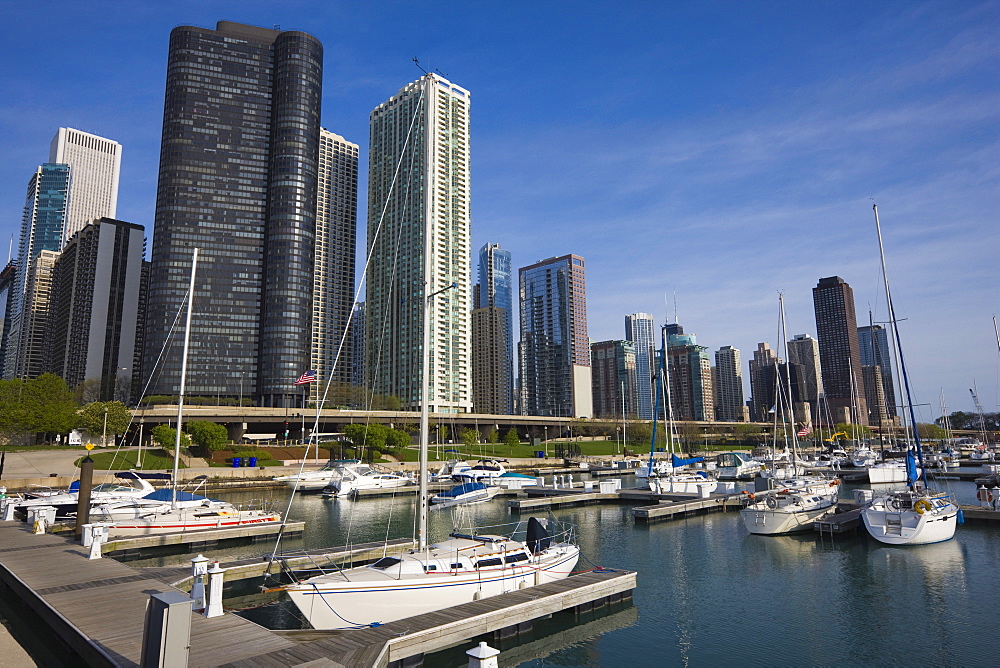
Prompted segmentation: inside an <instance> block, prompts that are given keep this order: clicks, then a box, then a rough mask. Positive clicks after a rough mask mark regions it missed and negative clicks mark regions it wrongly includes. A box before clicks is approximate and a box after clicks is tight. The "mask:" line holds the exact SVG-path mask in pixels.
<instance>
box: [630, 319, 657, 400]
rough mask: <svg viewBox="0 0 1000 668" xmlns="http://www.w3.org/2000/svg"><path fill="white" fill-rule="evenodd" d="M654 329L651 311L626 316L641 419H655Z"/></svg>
mask: <svg viewBox="0 0 1000 668" xmlns="http://www.w3.org/2000/svg"><path fill="white" fill-rule="evenodd" d="M654 331H655V327H654V326H653V316H652V315H650V314H649V313H633V314H631V315H627V316H625V339H626V340H628V341H631V342H632V344H633V346H634V348H635V388H636V389H635V397H636V398H635V406H636V417H638V418H639V419H640V420H652V419H653V391H654V388H653V358H654V351H655V350H656V341H655V340H654V335H653V332H654Z"/></svg>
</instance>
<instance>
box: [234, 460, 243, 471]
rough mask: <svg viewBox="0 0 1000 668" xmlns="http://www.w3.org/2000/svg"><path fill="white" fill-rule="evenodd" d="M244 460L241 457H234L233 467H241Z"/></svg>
mask: <svg viewBox="0 0 1000 668" xmlns="http://www.w3.org/2000/svg"><path fill="white" fill-rule="evenodd" d="M241 462H242V460H241V458H240V457H233V468H234V469H238V468H239V467H240V464H241Z"/></svg>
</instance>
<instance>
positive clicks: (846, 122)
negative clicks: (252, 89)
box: [0, 2, 1000, 421]
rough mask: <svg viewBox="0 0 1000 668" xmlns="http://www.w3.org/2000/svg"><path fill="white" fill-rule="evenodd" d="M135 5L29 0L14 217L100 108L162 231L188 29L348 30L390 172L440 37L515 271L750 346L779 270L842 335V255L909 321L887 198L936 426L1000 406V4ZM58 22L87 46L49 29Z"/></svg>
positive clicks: (3, 195) (760, 333)
mask: <svg viewBox="0 0 1000 668" xmlns="http://www.w3.org/2000/svg"><path fill="white" fill-rule="evenodd" d="M108 5H109V7H114V6H117V7H118V10H117V11H114V10H112V11H107V12H104V13H102V15H101V16H100V17H98V16H96V15H93V13H92V12H89V11H88V9H87V8H86V7H82V6H80V7H78V6H76V5H74V4H72V3H54V5H53V6H54V7H55V8H57V9H58V11H54V12H47V13H46V15H44V16H41V15H40V13H39V12H37V10H36V9H34V8H32V7H30V6H28V7H24V6H21V5H18V4H14V3H4V7H5V9H7V11H8V22H7V24H6V29H5V31H4V36H5V38H6V39H5V40H4V43H3V46H2V47H0V48H3V49H4V50H5V53H4V55H5V56H6V57H7V62H8V63H10V64H11V65H12V66H11V67H10V68H7V69H6V70H5V72H4V73H3V74H2V76H3V81H4V83H5V84H6V88H7V89H8V90H16V91H18V92H19V94H18V96H17V97H16V99H12V100H7V101H5V102H4V107H3V108H4V111H5V112H6V113H5V114H4V115H3V116H2V117H0V123H2V125H0V128H2V130H3V132H4V136H5V137H6V138H7V142H5V144H6V147H7V148H8V160H7V161H6V162H5V164H4V165H3V166H2V168H0V211H2V212H3V216H2V218H0V219H2V220H3V221H4V227H3V228H2V229H3V231H4V232H6V233H7V235H8V236H10V235H11V234H14V235H15V236H16V234H17V229H16V228H17V225H18V223H19V221H20V209H21V207H22V206H23V203H24V184H25V182H26V179H27V178H28V177H29V176H30V174H31V172H32V171H33V170H34V169H35V168H36V166H37V165H39V164H41V163H43V162H45V157H46V153H47V148H48V142H49V140H50V139H51V137H52V134H53V132H55V131H56V129H57V128H59V127H73V128H78V129H80V130H83V131H86V132H91V133H94V134H97V135H100V136H103V137H111V138H113V139H115V140H116V141H118V142H120V143H121V144H122V146H123V163H122V175H121V182H120V188H119V210H118V212H117V216H118V218H120V219H122V220H128V221H130V222H134V223H137V224H140V225H143V226H145V227H146V230H147V236H149V237H150V239H152V230H151V228H152V221H153V215H152V212H153V208H154V206H155V190H156V167H157V163H158V154H159V135H160V121H161V119H162V110H163V81H164V70H165V63H166V44H167V36H168V34H169V31H170V29H171V28H173V27H174V26H176V25H179V24H191V25H200V26H205V27H214V25H215V23H216V21H217V20H219V19H229V20H233V21H240V22H245V23H252V24H255V25H261V26H265V27H271V26H272V25H274V24H280V25H281V27H282V29H284V30H303V31H306V32H309V33H311V34H314V35H315V36H316V37H317V38H318V39H319V40H321V41H322V42H323V43H324V46H325V47H326V51H327V57H326V70H327V73H326V75H325V77H324V83H325V84H326V86H325V88H324V90H325V93H324V105H323V108H324V111H323V114H322V123H323V125H324V126H326V127H328V128H329V129H330V130H331V131H333V132H336V133H338V134H340V135H342V136H344V137H345V138H346V139H347V140H348V141H351V142H355V143H357V144H359V145H361V146H362V151H361V152H362V155H361V156H360V160H361V164H362V165H364V164H366V163H367V157H368V156H367V146H366V144H367V141H366V136H367V133H368V128H367V124H368V113H369V112H370V110H371V109H372V108H374V107H375V106H376V105H377V104H379V103H381V102H382V101H384V100H385V99H386V98H387V97H389V96H391V95H392V94H393V93H395V92H396V91H397V90H399V88H400V87H401V86H403V85H405V84H406V83H407V82H408V81H412V80H414V79H416V78H418V77H419V76H420V74H421V73H420V71H419V70H417V69H416V67H415V66H414V64H413V63H412V60H411V59H412V58H413V57H414V56H417V57H418V58H419V59H420V64H421V65H422V66H423V67H425V68H426V69H428V70H434V69H435V68H440V69H441V70H442V71H443V72H444V73H445V74H446V76H447V78H449V79H450V80H452V81H455V82H456V83H457V84H459V85H461V86H463V87H464V88H467V89H468V90H471V91H472V92H473V96H474V97H475V98H476V110H477V111H476V123H475V126H474V128H473V142H474V144H475V149H474V151H473V155H474V164H473V175H474V178H473V183H474V184H475V187H474V188H473V192H472V210H473V225H472V230H473V232H472V243H471V248H473V249H475V248H479V247H481V246H482V244H483V243H487V242H496V243H500V244H501V245H502V246H503V247H504V248H506V249H508V250H510V251H511V253H512V263H513V266H514V267H524V266H527V265H530V264H532V263H533V262H537V261H538V260H540V259H542V258H545V257H550V256H558V255H563V254H566V253H574V254H579V255H581V256H584V257H586V258H587V260H588V277H587V291H588V313H589V328H588V329H589V333H590V336H591V338H592V339H593V340H594V341H601V340H609V339H618V338H620V337H621V322H622V318H623V317H624V316H625V315H627V314H630V313H635V312H644V311H645V312H650V313H653V314H655V316H656V322H657V324H660V323H661V322H662V321H664V320H666V319H667V318H666V316H665V314H663V312H664V311H666V307H665V305H664V303H663V302H664V296H665V295H670V294H671V293H676V295H677V304H678V310H679V315H680V318H679V319H680V321H681V322H683V323H685V325H686V326H688V327H689V328H690V329H691V330H692V331H697V332H698V333H699V342H700V343H702V344H703V345H706V346H707V347H708V348H709V350H711V351H714V350H717V349H718V348H720V347H722V346H726V345H732V346H734V347H735V348H738V349H740V350H742V351H743V352H744V354H745V355H746V354H749V352H750V351H753V350H754V349H755V348H756V344H757V343H758V342H762V341H767V342H769V343H770V344H771V345H772V346H777V344H778V335H777V327H776V324H775V323H776V320H777V318H776V307H775V306H774V301H775V300H774V296H775V294H776V293H777V292H778V291H779V290H781V291H783V292H784V293H785V298H786V311H787V314H788V330H789V331H788V334H789V336H793V335H795V334H799V333H808V334H812V335H815V334H816V331H815V324H814V322H813V317H812V308H811V298H810V297H811V295H810V290H811V288H812V286H814V285H815V284H816V281H818V280H819V278H821V277H824V276H834V275H837V276H842V277H843V278H844V279H845V280H846V281H847V282H849V283H850V284H851V285H852V287H853V288H854V290H855V299H856V307H857V310H858V311H859V312H861V313H864V312H866V311H868V309H869V307H871V308H872V310H873V311H874V320H875V321H876V323H878V322H880V321H882V322H884V321H885V319H886V318H885V314H884V295H882V294H881V293H882V288H881V282H880V270H879V266H878V248H877V243H876V240H875V233H874V222H873V218H872V215H871V201H870V200H869V197H873V196H874V197H875V198H876V199H877V200H878V202H879V205H880V214H881V217H882V223H883V235H884V237H885V244H886V256H887V261H888V264H889V276H890V281H891V282H892V284H893V301H894V305H895V307H896V310H897V314H898V316H899V317H900V318H901V319H902V318H905V320H904V321H902V322H901V323H900V329H901V333H902V336H903V343H904V346H905V351H906V355H907V361H908V366H909V370H910V374H911V382H912V384H913V385H914V388H915V389H914V393H915V399H916V400H917V403H924V404H930V407H929V408H923V409H921V411H922V414H918V419H920V420H922V421H929V420H931V419H933V418H934V417H936V413H937V397H938V394H939V389H940V388H944V391H945V396H946V399H947V402H948V405H949V408H950V409H951V410H966V411H970V410H974V407H973V406H972V405H971V401H970V399H969V398H968V397H969V395H968V388H969V387H971V386H972V384H973V382H974V381H978V387H979V392H980V396H981V400H982V403H983V404H984V407H985V408H986V410H995V406H996V404H997V403H998V401H997V392H998V389H997V386H998V382H997V375H998V374H997V359H998V358H997V346H996V340H995V338H994V335H993V331H992V323H991V322H990V317H991V316H992V315H993V314H994V313H995V312H996V311H997V310H1000V306H998V305H997V303H996V302H997V298H996V294H997V285H998V279H997V277H996V276H995V275H994V272H993V266H994V262H993V259H992V257H991V251H992V250H994V249H995V248H997V247H998V243H997V242H998V231H997V230H996V229H995V225H994V224H993V221H992V218H993V215H992V214H993V212H994V211H996V210H998V208H1000V207H998V206H997V204H998V203H997V199H998V197H1000V188H997V187H996V186H997V180H998V176H997V174H996V173H995V170H994V167H993V165H994V164H995V156H996V148H997V144H998V141H1000V140H998V136H1000V118H998V116H1000V112H998V111H997V109H998V106H997V105H996V104H995V103H994V102H995V100H996V99H997V98H998V97H1000V90H998V84H997V82H996V81H995V76H993V74H992V73H993V72H995V70H996V66H997V64H998V63H997V60H998V58H1000V56H998V53H997V50H996V48H995V46H993V42H992V40H991V39H990V26H993V25H996V23H997V20H998V18H1000V9H998V7H997V6H996V5H995V4H984V3H966V4H962V5H957V6H955V5H948V4H944V3H920V4H918V5H912V4H909V3H902V2H887V3H881V4H879V5H876V6H866V5H864V4H862V3H849V4H846V5H844V4H829V5H811V6H809V7H802V6H799V5H797V4H793V3H775V4H773V5H763V6H757V5H739V4H730V3H719V4H713V5H679V6H676V7H671V8H662V9H661V8H658V7H655V6H643V7H639V8H624V9H620V8H619V9H616V11H615V12H614V13H613V14H612V13H609V12H607V11H606V8H607V6H606V5H603V4H598V3H581V4H580V5H579V7H578V11H577V12H574V15H572V16H570V15H566V13H565V12H563V11H559V10H558V8H556V7H545V6H542V7H535V6H529V5H526V4H516V3H515V4H513V5H510V6H508V7H505V8H504V9H503V10H501V11H496V12H495V14H493V15H491V16H489V17H488V20H487V16H486V15H485V12H486V10H485V9H480V10H476V9H475V8H472V9H467V10H463V11H461V12H455V11H451V12H433V11H430V12H428V11H426V8H419V9H418V8H413V9H410V8H406V7H400V6H398V5H391V6H390V5H385V6H381V5H378V4H374V5H371V6H365V7H354V6H352V5H350V4H345V3H329V4H319V3H298V4H295V5H294V6H289V7H281V8H275V7H269V6H266V5H256V4H253V3H250V4H246V3H244V4H240V5H236V4H235V3H212V2H208V3H203V4H195V3H189V4H185V3H179V4H172V5H170V6H169V7H144V8H137V7H135V6H133V5H131V4H127V3H108ZM442 6H443V5H442ZM529 9H530V12H529ZM515 25H516V26H517V27H518V30H517V31H513V26H515ZM345 26H346V27H348V28H349V29H347V30H341V28H344V27H345ZM414 26H416V27H417V29H415V30H414V29H413V27H414ZM512 32H518V35H519V36H518V37H517V38H516V39H514V40H511V39H510V35H511V34H512ZM38 34H46V35H47V36H49V38H51V39H53V40H55V41H56V42H57V43H59V44H60V49H57V50H54V51H53V52H51V53H48V52H45V50H38V49H37V48H32V44H33V42H32V41H30V39H29V38H30V37H31V36H32V35H36V36H37V35H38ZM386 35H396V36H398V38H397V39H396V40H395V41H393V40H386V39H385V36H386ZM102 36H103V37H105V38H104V39H102ZM95 38H96V39H95ZM66 53H72V54H73V58H70V59H67V58H65V54H66ZM28 54H30V58H29V57H28ZM57 56H59V57H57ZM595 147H600V148H598V149H597V150H595ZM359 172H360V173H361V175H362V176H363V175H364V173H365V172H366V170H365V169H364V168H363V167H362V168H361V169H359ZM365 191H366V185H365V184H359V192H365ZM359 224H360V225H365V221H364V218H363V217H362V220H360V221H359ZM358 236H359V246H360V247H363V245H364V242H363V239H360V237H363V236H364V235H363V234H361V233H360V230H359V235H358ZM678 249H681V250H678ZM665 257H666V258H669V261H667V262H664V261H663V259H664V258H665ZM719 268H722V269H723V271H719V270H718V269H719ZM469 289H470V290H471V286H469ZM661 314H663V315H661ZM941 323H947V326H948V328H949V329H950V330H952V331H955V332H957V333H958V334H957V336H958V338H959V340H960V341H961V346H960V350H959V351H958V354H957V355H954V356H948V357H947V358H944V357H941V356H939V355H936V354H935V347H936V345H937V343H936V337H935V336H934V332H935V331H936V330H937V329H938V328H939V325H940V324H941ZM744 364H745V362H744Z"/></svg>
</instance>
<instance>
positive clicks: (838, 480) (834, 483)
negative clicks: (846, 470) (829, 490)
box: [830, 478, 840, 487]
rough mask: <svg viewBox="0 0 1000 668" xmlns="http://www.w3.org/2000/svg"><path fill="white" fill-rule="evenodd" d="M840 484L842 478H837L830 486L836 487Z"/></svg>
mask: <svg viewBox="0 0 1000 668" xmlns="http://www.w3.org/2000/svg"><path fill="white" fill-rule="evenodd" d="M839 484H840V478H837V479H836V480H834V481H833V482H831V483H830V487H836V486H837V485H839Z"/></svg>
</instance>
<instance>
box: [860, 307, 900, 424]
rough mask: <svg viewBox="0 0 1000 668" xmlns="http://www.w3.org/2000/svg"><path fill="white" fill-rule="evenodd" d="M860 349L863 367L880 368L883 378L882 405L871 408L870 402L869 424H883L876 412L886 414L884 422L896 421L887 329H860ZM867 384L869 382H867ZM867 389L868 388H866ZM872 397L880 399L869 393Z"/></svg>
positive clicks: (869, 327)
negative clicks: (870, 418)
mask: <svg viewBox="0 0 1000 668" xmlns="http://www.w3.org/2000/svg"><path fill="white" fill-rule="evenodd" d="M858 347H859V350H860V352H861V366H863V367H866V366H877V367H879V374H878V375H879V377H880V378H881V386H882V389H881V394H882V405H881V406H875V407H873V406H871V403H870V402H869V406H868V414H869V416H872V420H871V421H870V422H869V424H871V425H876V426H877V425H879V424H881V423H880V422H879V421H878V420H877V419H875V418H877V417H878V416H876V412H878V413H879V414H882V413H884V414H885V415H884V417H883V418H882V419H883V420H885V419H888V420H890V421H895V419H896V417H897V416H898V415H899V411H898V410H897V406H896V389H895V382H894V380H893V375H892V354H891V353H890V351H889V337H888V334H887V331H886V329H885V328H884V327H883V326H882V325H865V326H863V327H858ZM866 382H867V381H866ZM866 389H867V386H866ZM868 394H869V395H870V396H875V397H878V394H877V393H875V394H873V393H872V392H870V391H869V393H868Z"/></svg>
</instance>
